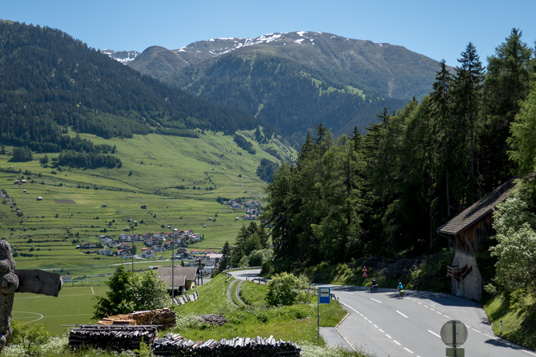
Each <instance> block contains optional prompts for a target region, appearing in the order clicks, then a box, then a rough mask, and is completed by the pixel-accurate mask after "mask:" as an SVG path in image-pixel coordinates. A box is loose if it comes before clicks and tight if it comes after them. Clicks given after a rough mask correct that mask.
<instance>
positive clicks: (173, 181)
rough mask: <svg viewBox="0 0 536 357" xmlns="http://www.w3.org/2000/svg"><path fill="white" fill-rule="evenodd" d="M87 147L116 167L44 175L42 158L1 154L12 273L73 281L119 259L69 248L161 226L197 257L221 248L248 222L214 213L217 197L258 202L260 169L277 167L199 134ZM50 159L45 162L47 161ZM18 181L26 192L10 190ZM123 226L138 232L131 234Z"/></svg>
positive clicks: (3, 232)
mask: <svg viewBox="0 0 536 357" xmlns="http://www.w3.org/2000/svg"><path fill="white" fill-rule="evenodd" d="M245 134H247V135H245V136H248V135H250V133H245ZM84 138H90V139H91V140H92V141H94V142H95V143H97V144H99V143H107V144H110V145H115V146H116V147H117V154H116V155H117V156H118V157H119V158H121V160H122V162H123V166H122V167H121V168H119V169H96V170H83V169H70V168H51V167H42V166H41V165H40V163H39V159H41V158H42V157H44V154H34V160H33V161H30V162H23V163H12V162H9V161H8V160H9V159H10V157H11V155H10V151H11V148H10V147H7V148H6V155H0V189H3V190H4V191H6V192H7V195H8V196H9V197H8V198H4V199H3V200H2V201H3V202H4V204H1V205H0V237H2V238H6V239H7V240H8V241H9V242H10V244H11V245H12V246H13V248H14V249H15V250H16V251H17V252H18V253H22V254H19V256H18V257H16V262H17V268H49V269H52V268H54V269H60V268H72V269H73V272H70V273H72V274H74V275H76V273H75V272H74V269H75V268H80V267H85V268H84V269H85V272H86V273H87V269H86V268H87V267H89V266H96V267H95V268H98V266H102V265H110V264H116V263H118V262H120V261H121V259H120V258H118V257H113V258H112V257H104V256H100V255H96V254H89V255H86V254H82V253H81V252H80V250H77V249H75V246H76V244H79V243H84V242H97V237H98V236H99V235H101V234H106V235H109V236H112V237H117V236H118V235H119V234H121V233H124V232H132V231H134V232H136V233H145V232H151V233H154V232H162V231H168V226H171V227H172V228H179V229H192V230H194V231H195V232H197V233H201V234H202V235H203V236H204V240H203V241H201V242H199V243H197V244H196V245H195V248H220V247H222V246H223V244H224V243H225V241H231V242H232V241H234V239H235V237H236V233H237V232H238V229H239V228H240V227H241V226H242V225H243V224H245V223H244V221H242V220H235V217H237V216H242V214H244V211H235V210H232V209H229V208H228V207H227V206H226V205H220V204H219V203H217V201H216V200H217V198H218V197H223V198H227V199H229V198H241V197H249V198H255V199H261V198H262V196H263V195H264V187H265V183H263V182H262V181H261V180H260V179H259V178H257V177H256V175H255V171H256V169H257V167H258V165H259V162H260V161H261V159H262V158H269V159H270V160H272V161H274V162H278V159H276V158H274V157H272V156H271V155H269V154H267V153H266V152H264V151H263V150H262V149H261V148H260V147H259V145H258V144H257V143H256V142H253V146H254V148H255V150H256V154H255V155H252V154H249V153H247V152H246V151H244V150H242V149H240V148H239V147H238V146H237V145H236V144H235V143H234V141H233V139H232V137H230V136H224V135H223V134H221V133H214V132H205V133H204V134H201V135H200V138H199V139H196V138H184V137H176V136H160V135H155V134H151V135H146V136H134V137H133V138H132V139H120V138H114V139H111V140H105V139H101V138H99V137H95V136H91V135H85V136H84ZM270 145H275V144H274V143H272V144H270ZM279 155H280V156H284V155H285V154H284V153H283V152H280V154H279ZM54 156H55V155H54V154H48V157H49V159H53V158H54ZM23 178H24V179H26V180H27V183H24V184H22V185H20V186H19V185H18V184H14V181H15V180H18V179H23ZM37 197H42V200H41V201H38V200H37ZM104 204H105V205H106V207H103V205H104ZM141 206H146V209H142V208H141ZM209 217H212V218H213V219H212V220H209V219H208V218H209ZM129 219H132V220H135V221H137V222H138V223H137V225H136V226H131V224H130V223H129V222H128V220H129ZM205 225H206V228H204V226H205ZM140 245H141V243H138V248H141V246H140ZM24 255H27V256H24ZM30 255H31V256H30ZM163 255H164V258H165V257H166V254H163ZM167 256H169V254H167ZM153 264H154V263H153Z"/></svg>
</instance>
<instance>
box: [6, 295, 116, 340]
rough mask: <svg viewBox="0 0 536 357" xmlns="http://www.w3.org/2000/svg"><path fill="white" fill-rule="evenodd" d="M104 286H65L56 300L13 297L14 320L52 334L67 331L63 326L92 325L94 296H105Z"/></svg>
mask: <svg viewBox="0 0 536 357" xmlns="http://www.w3.org/2000/svg"><path fill="white" fill-rule="evenodd" d="M106 290H107V287H105V286H95V287H89V286H87V287H64V288H63V289H62V290H61V291H60V293H59V296H58V297H53V296H45V295H36V294H15V302H14V304H13V320H16V321H21V322H26V323H29V324H42V325H44V326H45V328H46V330H47V331H48V332H50V333H51V334H53V335H56V336H61V335H62V334H65V333H67V332H68V331H70V329H71V328H70V327H64V326H65V325H76V324H91V323H94V322H95V321H93V320H92V317H93V312H94V305H95V304H96V303H97V300H96V297H97V296H104V294H105V292H106Z"/></svg>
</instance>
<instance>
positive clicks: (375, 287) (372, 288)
mask: <svg viewBox="0 0 536 357" xmlns="http://www.w3.org/2000/svg"><path fill="white" fill-rule="evenodd" d="M376 289H378V283H376V279H374V278H372V281H371V283H370V290H371V291H374V290H376Z"/></svg>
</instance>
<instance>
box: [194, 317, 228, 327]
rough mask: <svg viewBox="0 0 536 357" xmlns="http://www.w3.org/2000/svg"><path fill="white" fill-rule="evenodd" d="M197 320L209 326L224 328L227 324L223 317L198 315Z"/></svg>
mask: <svg viewBox="0 0 536 357" xmlns="http://www.w3.org/2000/svg"><path fill="white" fill-rule="evenodd" d="M197 318H198V319H199V321H201V322H203V323H206V324H207V325H209V326H216V325H218V326H223V325H225V324H226V323H227V319H226V318H225V317H224V316H223V315H198V316H197Z"/></svg>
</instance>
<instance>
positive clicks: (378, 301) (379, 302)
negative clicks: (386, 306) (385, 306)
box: [370, 298, 382, 304]
mask: <svg viewBox="0 0 536 357" xmlns="http://www.w3.org/2000/svg"><path fill="white" fill-rule="evenodd" d="M370 300H372V301H376V302H377V303H378V304H381V303H382V302H381V301H380V300H376V299H374V298H370Z"/></svg>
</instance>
